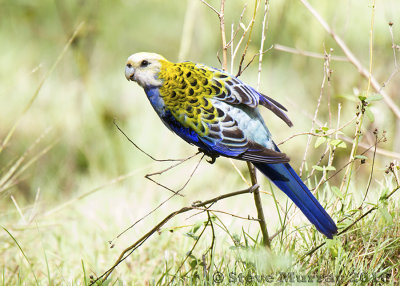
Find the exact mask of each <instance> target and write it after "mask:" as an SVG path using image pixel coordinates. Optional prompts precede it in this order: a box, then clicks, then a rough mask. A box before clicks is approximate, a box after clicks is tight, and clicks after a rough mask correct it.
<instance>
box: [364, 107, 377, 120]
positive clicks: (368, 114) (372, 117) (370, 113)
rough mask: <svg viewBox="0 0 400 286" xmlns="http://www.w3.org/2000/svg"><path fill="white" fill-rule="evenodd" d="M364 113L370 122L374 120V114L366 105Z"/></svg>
mask: <svg viewBox="0 0 400 286" xmlns="http://www.w3.org/2000/svg"><path fill="white" fill-rule="evenodd" d="M365 115H367V117H368V119H369V121H371V122H374V121H375V116H374V114H373V113H372V111H371V109H370V108H369V107H368V106H366V107H365Z"/></svg>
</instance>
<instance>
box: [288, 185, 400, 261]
mask: <svg viewBox="0 0 400 286" xmlns="http://www.w3.org/2000/svg"><path fill="white" fill-rule="evenodd" d="M398 189H400V186H397V187H395V188H394V189H393V190H392V191H391V192H390V194H388V195H387V196H386V198H385V199H386V200H388V199H389V198H390V197H391V196H392V195H393V194H394V193H395V192H396V191H397V190H398ZM377 209H378V206H374V207H372V208H370V209H369V210H368V211H367V212H366V213H364V214H362V215H360V216H359V217H358V218H357V219H356V220H355V221H354V222H352V223H351V224H350V225H348V226H347V227H345V228H344V229H343V230H341V231H340V232H339V233H338V234H337V236H340V235H342V234H343V233H345V232H347V231H348V230H349V229H351V228H352V227H353V226H354V225H355V224H356V223H358V222H359V221H360V220H362V219H363V218H364V217H366V216H367V215H369V214H370V213H372V212H373V211H375V210H377ZM325 244H326V242H322V243H321V244H319V245H318V246H316V247H314V248H313V249H311V250H310V251H308V252H307V253H306V254H304V255H303V256H302V257H301V258H300V259H299V260H297V261H296V262H295V263H294V265H296V264H298V263H299V262H301V261H302V260H303V259H304V258H306V257H307V256H309V255H311V254H313V253H314V252H315V251H317V250H318V249H320V248H321V247H322V246H323V245H325Z"/></svg>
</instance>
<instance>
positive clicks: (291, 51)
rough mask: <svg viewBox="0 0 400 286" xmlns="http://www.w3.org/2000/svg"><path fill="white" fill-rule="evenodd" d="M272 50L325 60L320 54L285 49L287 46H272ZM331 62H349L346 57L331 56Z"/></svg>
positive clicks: (289, 48)
mask: <svg viewBox="0 0 400 286" xmlns="http://www.w3.org/2000/svg"><path fill="white" fill-rule="evenodd" d="M273 48H274V49H275V50H277V51H282V52H286V53H290V54H295V55H301V56H306V57H310V58H316V59H321V60H325V58H326V56H325V55H323V54H320V53H315V52H309V51H303V50H299V49H294V48H291V47H287V46H284V45H280V44H274V45H273ZM331 60H332V61H338V62H348V61H349V60H348V59H347V58H346V57H343V56H331Z"/></svg>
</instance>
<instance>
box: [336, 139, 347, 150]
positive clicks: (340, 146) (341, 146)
mask: <svg viewBox="0 0 400 286" xmlns="http://www.w3.org/2000/svg"><path fill="white" fill-rule="evenodd" d="M336 147H338V148H343V149H346V147H347V145H346V143H344V142H343V141H342V142H340V143H339V144H338V145H337V146H336Z"/></svg>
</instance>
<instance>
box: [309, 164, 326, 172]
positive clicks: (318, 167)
mask: <svg viewBox="0 0 400 286" xmlns="http://www.w3.org/2000/svg"><path fill="white" fill-rule="evenodd" d="M312 168H313V169H315V170H317V171H323V170H324V168H323V167H321V166H317V165H314V166H312Z"/></svg>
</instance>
